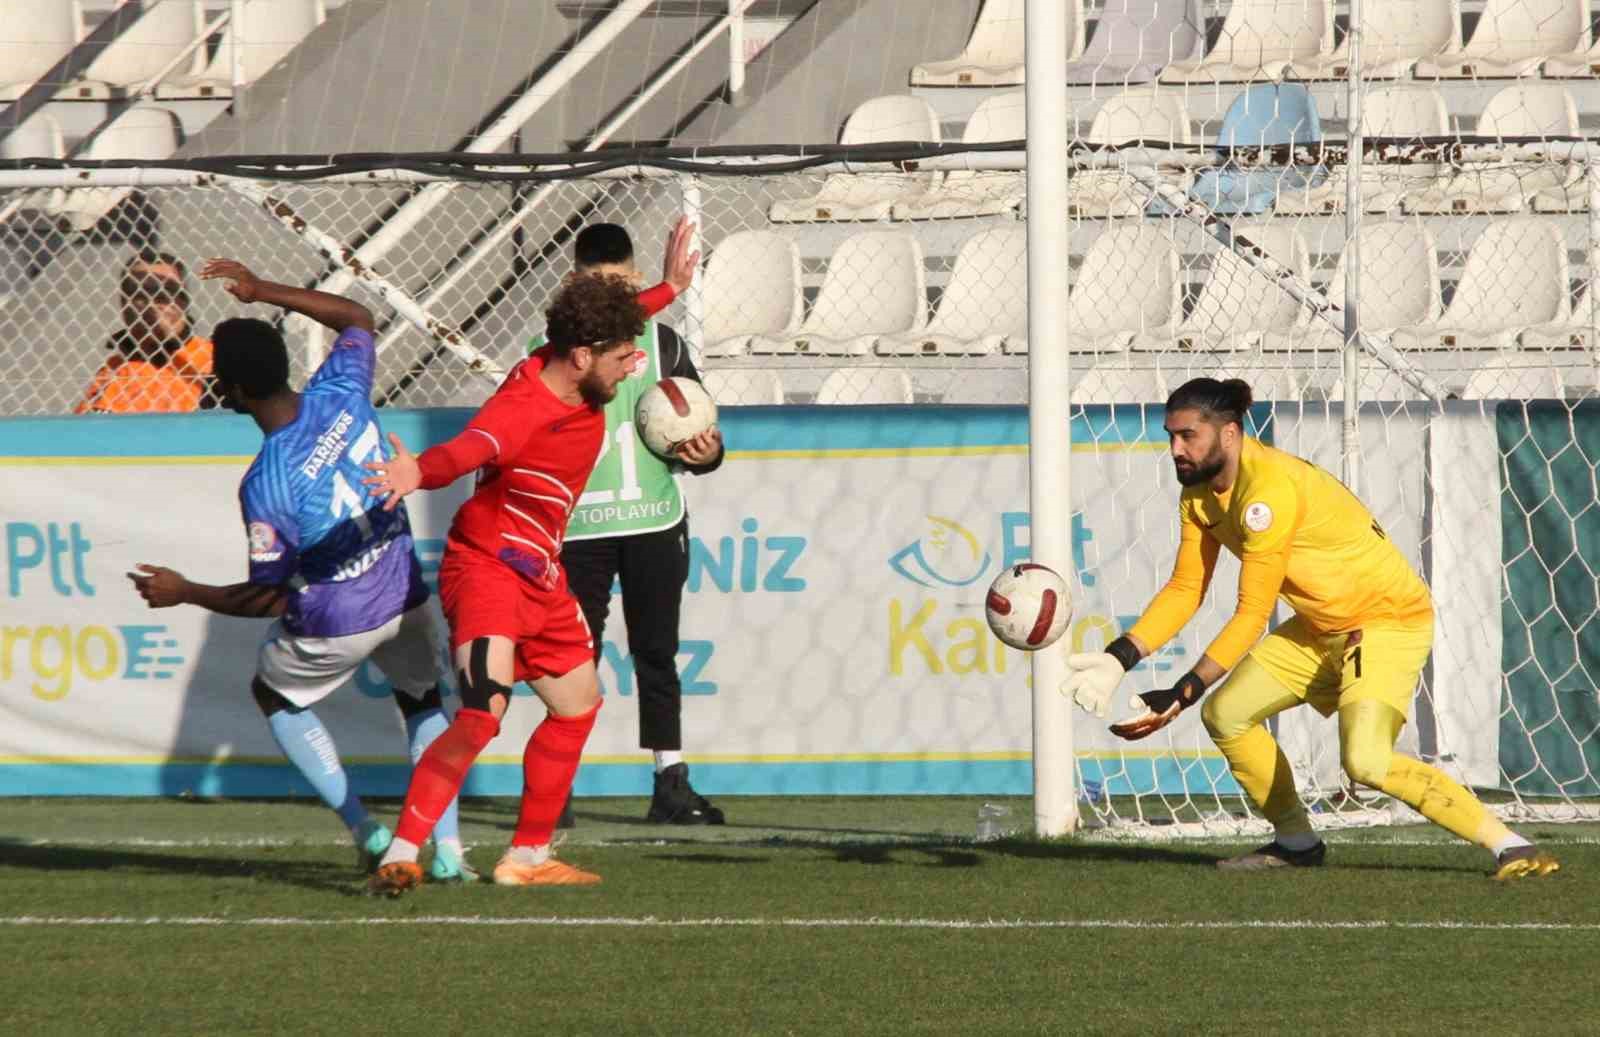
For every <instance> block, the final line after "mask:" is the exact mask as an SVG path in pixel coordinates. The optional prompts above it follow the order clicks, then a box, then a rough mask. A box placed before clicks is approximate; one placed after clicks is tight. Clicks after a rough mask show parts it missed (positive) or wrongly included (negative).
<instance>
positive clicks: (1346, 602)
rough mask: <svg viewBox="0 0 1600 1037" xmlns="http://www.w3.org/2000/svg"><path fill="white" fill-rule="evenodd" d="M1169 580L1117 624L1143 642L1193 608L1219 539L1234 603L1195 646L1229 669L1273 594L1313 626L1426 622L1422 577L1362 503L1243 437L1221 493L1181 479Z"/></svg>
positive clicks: (1333, 628) (1321, 474) (1171, 631)
mask: <svg viewBox="0 0 1600 1037" xmlns="http://www.w3.org/2000/svg"><path fill="white" fill-rule="evenodd" d="M1178 515H1179V519H1180V521H1181V523H1182V537H1181V539H1180V542H1179V546H1178V560H1177V563H1176V564H1175V565H1174V566H1173V570H1172V578H1171V579H1170V580H1168V581H1167V585H1166V586H1165V587H1163V588H1162V589H1161V592H1160V593H1158V594H1157V595H1156V597H1155V600H1153V601H1152V602H1151V603H1150V607H1149V608H1147V609H1145V612H1144V615H1142V616H1140V617H1139V622H1137V623H1135V624H1134V626H1133V629H1131V630H1130V631H1129V632H1128V633H1129V634H1130V635H1131V636H1133V637H1136V638H1138V639H1139V641H1140V642H1142V643H1143V644H1144V645H1145V647H1146V648H1147V649H1149V650H1150V651H1152V652H1153V651H1155V650H1156V649H1157V648H1158V647H1160V646H1161V645H1163V644H1165V643H1166V642H1167V641H1168V640H1170V639H1171V638H1172V637H1173V635H1175V634H1177V632H1178V631H1179V630H1181V629H1183V625H1184V624H1185V623H1187V622H1188V621H1189V619H1190V617H1192V616H1193V615H1194V613H1195V611H1196V610H1197V609H1199V607H1200V602H1201V601H1202V600H1204V598H1205V594H1206V590H1207V588H1208V587H1209V586H1210V584H1211V575H1212V572H1213V571H1214V570H1215V569H1216V563H1217V550H1218V548H1219V546H1220V547H1226V548H1227V549H1228V550H1229V551H1231V552H1232V553H1233V554H1234V555H1235V556H1236V557H1237V558H1238V559H1239V561H1240V565H1241V567H1240V571H1239V603H1238V607H1237V608H1236V609H1235V611H1234V615H1233V618H1232V619H1230V620H1229V621H1228V624H1227V625H1226V626H1225V627H1223V628H1222V632H1221V633H1219V634H1218V635H1217V637H1216V640H1214V641H1212V642H1211V645H1210V647H1208V648H1207V649H1206V653H1205V654H1206V655H1208V656H1210V657H1211V659H1212V661H1214V662H1216V663H1217V664H1218V665H1220V666H1222V667H1223V668H1224V669H1230V670H1231V669H1233V667H1234V666H1235V665H1237V664H1238V662H1239V660H1240V659H1242V658H1244V655H1245V653H1246V652H1248V651H1249V650H1250V648H1251V647H1252V646H1253V645H1254V644H1255V643H1256V641H1257V640H1258V639H1260V637H1261V635H1262V633H1263V632H1265V630H1266V628H1267V623H1268V621H1269V620H1270V619H1271V617H1272V610H1273V607H1274V605H1275V603H1276V601H1277V598H1278V596H1279V595H1282V596H1283V599H1284V601H1286V602H1287V603H1288V604H1289V607H1290V608H1292V609H1294V611H1295V612H1296V613H1298V614H1299V615H1300V616H1302V617H1304V619H1305V620H1306V621H1307V622H1308V623H1310V624H1311V625H1312V627H1314V628H1315V629H1316V630H1317V631H1319V632H1321V633H1324V634H1337V633H1343V632H1345V631H1350V630H1359V629H1361V628H1362V627H1364V626H1384V625H1387V626H1413V625H1424V624H1431V623H1432V620H1433V602H1432V599H1431V597H1430V596H1429V594H1428V587H1427V585H1426V584H1425V583H1423V582H1422V579H1421V577H1419V576H1418V575H1417V574H1416V572H1415V571H1413V570H1412V568H1411V566H1410V564H1409V563H1407V561H1406V559H1405V556H1404V555H1402V554H1401V553H1400V551H1399V549H1398V548H1396V547H1395V546H1394V544H1392V543H1390V542H1389V538H1388V537H1387V536H1386V535H1385V534H1384V532H1383V527H1382V526H1380V525H1379V524H1378V521H1377V520H1376V519H1374V518H1373V517H1372V512H1370V511H1368V510H1367V508H1366V505H1364V504H1362V503H1361V501H1359V500H1357V499H1356V496H1355V494H1353V493H1351V492H1350V491H1349V490H1348V489H1346V488H1345V485H1344V484H1343V483H1341V482H1340V481H1339V480H1338V479H1336V478H1334V477H1333V476H1332V475H1330V474H1328V473H1327V472H1325V471H1323V470H1322V469H1321V468H1318V467H1317V466H1316V465H1313V464H1311V463H1309V462H1307V461H1303V460H1301V459H1300V458H1298V457H1295V456H1294V455H1293V454H1286V453H1284V452H1283V451H1282V450H1277V449H1274V448H1273V447H1270V446H1267V445H1266V444H1265V443H1262V442H1260V441H1259V440H1255V439H1250V438H1246V439H1245V441H1244V446H1243V448H1242V451H1241V453H1240V457H1239V477H1238V478H1237V479H1236V480H1234V484H1233V486H1232V487H1231V488H1230V489H1229V490H1227V491H1226V492H1224V493H1216V492H1213V491H1212V489H1211V487H1210V486H1209V485H1207V484H1202V485H1200V486H1189V487H1185V488H1184V491H1183V495H1182V496H1181V497H1180V498H1179V500H1178Z"/></svg>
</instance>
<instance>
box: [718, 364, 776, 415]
mask: <svg viewBox="0 0 1600 1037" xmlns="http://www.w3.org/2000/svg"><path fill="white" fill-rule="evenodd" d="M700 380H701V382H702V384H704V385H705V387H706V392H708V393H710V394H711V398H712V399H713V400H716V401H717V406H719V407H738V406H761V407H768V406H772V407H775V406H778V405H780V404H782V403H783V382H782V381H781V380H780V379H779V378H778V372H776V371H765V370H761V369H759V368H749V367H713V368H711V369H709V370H706V371H702V372H701V373H700Z"/></svg>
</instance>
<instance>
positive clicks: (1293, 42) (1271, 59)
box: [1161, 0, 1333, 83]
mask: <svg viewBox="0 0 1600 1037" xmlns="http://www.w3.org/2000/svg"><path fill="white" fill-rule="evenodd" d="M1332 51H1333V4H1332V3H1331V2H1330V0H1233V3H1232V5H1231V6H1230V7H1229V8H1228V14H1227V17H1226V18H1224V19H1223V23H1222V32H1221V35H1220V36H1218V38H1217V43H1216V46H1214V47H1213V48H1212V49H1211V50H1210V51H1208V52H1207V53H1206V54H1205V55H1204V56H1203V57H1201V58H1200V59H1199V60H1198V61H1175V62H1173V63H1172V64H1170V65H1168V66H1167V67H1166V68H1165V69H1164V70H1162V73H1161V82H1163V83H1250V82H1258V81H1263V80H1275V79H1281V78H1282V77H1283V74H1284V73H1285V72H1286V71H1287V70H1288V68H1289V66H1290V65H1291V64H1292V63H1294V62H1296V61H1303V60H1305V59H1306V58H1311V57H1314V56H1316V55H1318V54H1331V53H1332Z"/></svg>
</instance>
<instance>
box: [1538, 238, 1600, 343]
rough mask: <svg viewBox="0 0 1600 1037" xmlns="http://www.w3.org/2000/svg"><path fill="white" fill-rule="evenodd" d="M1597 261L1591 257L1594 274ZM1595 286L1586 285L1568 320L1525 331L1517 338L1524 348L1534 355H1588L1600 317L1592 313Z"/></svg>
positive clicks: (1539, 325) (1580, 292) (1541, 325)
mask: <svg viewBox="0 0 1600 1037" xmlns="http://www.w3.org/2000/svg"><path fill="white" fill-rule="evenodd" d="M1597 258H1600V257H1595V256H1591V257H1590V259H1589V269H1590V270H1594V269H1596V267H1595V266H1594V263H1595V261H1596V259H1597ZM1592 290H1593V284H1592V283H1590V284H1586V285H1584V286H1583V288H1582V290H1580V291H1579V292H1578V298H1577V299H1576V300H1574V301H1573V303H1572V309H1571V310H1569V311H1568V313H1567V319H1566V320H1563V321H1557V322H1554V323H1551V324H1536V325H1534V326H1533V327H1531V328H1527V329H1524V330H1523V332H1522V334H1521V335H1520V336H1518V341H1519V342H1520V343H1521V345H1522V348H1523V349H1524V350H1525V351H1527V352H1529V353H1533V354H1536V355H1537V354H1541V353H1545V354H1547V353H1553V352H1561V351H1563V350H1571V349H1581V350H1584V351H1586V352H1587V351H1588V350H1589V349H1590V348H1591V346H1592V344H1593V342H1594V341H1595V339H1594V323H1595V321H1596V318H1597V315H1596V314H1595V313H1594V312H1593V309H1592V304H1593V302H1594V301H1600V300H1592V299H1591V298H1590V296H1591V292H1592Z"/></svg>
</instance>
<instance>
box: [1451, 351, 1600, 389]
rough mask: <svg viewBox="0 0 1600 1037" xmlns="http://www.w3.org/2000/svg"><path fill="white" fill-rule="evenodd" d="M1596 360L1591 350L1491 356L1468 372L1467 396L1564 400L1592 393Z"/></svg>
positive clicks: (1464, 387) (1465, 387) (1465, 386)
mask: <svg viewBox="0 0 1600 1037" xmlns="http://www.w3.org/2000/svg"><path fill="white" fill-rule="evenodd" d="M1595 374H1596V372H1595V362H1594V357H1593V356H1591V355H1590V354H1588V353H1579V354H1573V353H1567V354H1549V355H1545V356H1530V355H1528V354H1527V353H1515V354H1503V355H1499V356H1494V357H1491V358H1490V359H1489V360H1488V361H1486V362H1485V363H1484V364H1483V365H1481V366H1480V367H1478V368H1477V369H1476V370H1475V371H1473V372H1472V374H1471V375H1470V376H1468V378H1467V380H1466V383H1465V384H1464V385H1463V386H1462V389H1461V398H1462V399H1465V400H1502V399H1512V400H1530V399H1532V400H1539V399H1544V400H1562V399H1571V398H1574V397H1582V396H1589V395H1592V394H1593V393H1594V391H1595V382H1596V379H1595Z"/></svg>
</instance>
